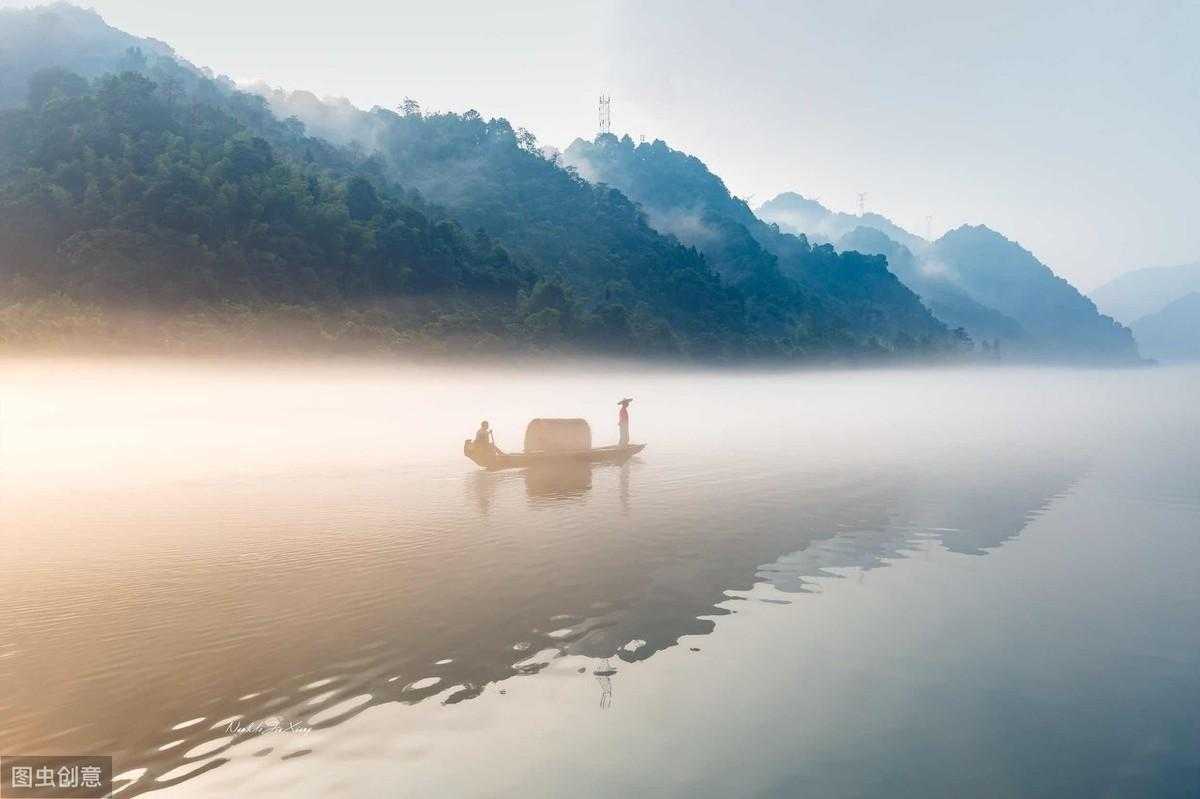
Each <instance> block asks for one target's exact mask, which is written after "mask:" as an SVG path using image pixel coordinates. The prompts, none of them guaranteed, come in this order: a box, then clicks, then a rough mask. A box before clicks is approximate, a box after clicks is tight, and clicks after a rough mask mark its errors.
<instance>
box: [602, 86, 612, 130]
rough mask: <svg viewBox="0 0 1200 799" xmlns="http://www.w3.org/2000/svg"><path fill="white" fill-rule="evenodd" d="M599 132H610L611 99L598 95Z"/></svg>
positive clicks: (604, 95)
mask: <svg viewBox="0 0 1200 799" xmlns="http://www.w3.org/2000/svg"><path fill="white" fill-rule="evenodd" d="M600 132H601V133H611V132H612V97H610V96H609V95H607V94H602V95H600Z"/></svg>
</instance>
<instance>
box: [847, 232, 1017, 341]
mask: <svg viewBox="0 0 1200 799" xmlns="http://www.w3.org/2000/svg"><path fill="white" fill-rule="evenodd" d="M837 247H838V249H840V250H857V251H859V252H863V253H872V254H876V255H882V256H884V257H886V258H887V260H888V266H889V267H890V268H891V270H892V272H894V273H895V274H896V276H897V277H898V278H900V280H902V281H903V282H904V284H905V285H907V286H908V287H909V288H911V289H912V290H913V291H915V292H916V293H917V295H918V296H919V297H920V298H921V301H922V302H923V303H925V307H927V308H928V309H929V310H930V311H931V312H932V313H933V315H934V316H935V317H937V318H938V319H940V320H941V321H942V322H944V323H945V324H946V325H947V326H948V327H950V328H952V329H953V328H959V327H961V328H963V329H964V330H965V331H966V332H967V334H968V335H969V336H970V337H971V339H972V340H973V341H976V342H980V343H982V342H988V343H989V346H990V345H991V344H992V343H994V342H997V341H999V342H1001V344H1002V345H1003V347H1004V349H1010V348H1011V347H1013V346H1017V347H1021V346H1024V343H1025V338H1026V336H1025V331H1024V329H1023V328H1022V327H1021V324H1020V323H1019V322H1017V320H1015V319H1013V318H1012V317H1010V316H1006V315H1004V314H1002V313H1000V312H999V311H997V310H995V309H994V308H989V307H987V306H986V305H983V304H981V303H979V302H977V301H975V300H974V299H972V298H971V296H970V295H969V294H967V293H966V292H965V291H963V290H962V289H961V288H959V287H958V286H957V285H955V284H954V283H953V282H952V281H951V280H949V279H948V278H947V276H946V275H945V274H942V273H939V272H934V271H928V270H926V269H925V268H924V266H923V265H922V264H921V262H920V261H919V260H918V259H917V258H916V257H915V256H914V255H913V254H912V253H911V252H910V251H909V250H908V248H907V247H905V246H904V245H903V244H900V243H899V242H897V241H893V240H892V239H890V238H888V237H887V236H886V235H885V234H884V233H882V232H881V231H879V230H876V229H875V228H868V227H858V228H855V229H854V230H852V231H850V232H849V233H847V234H846V235H844V236H842V238H841V239H839V240H838V243H837Z"/></svg>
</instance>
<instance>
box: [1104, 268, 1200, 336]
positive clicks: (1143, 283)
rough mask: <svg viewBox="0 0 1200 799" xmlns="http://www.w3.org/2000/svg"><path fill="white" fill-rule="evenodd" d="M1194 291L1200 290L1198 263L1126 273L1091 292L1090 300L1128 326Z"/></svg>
mask: <svg viewBox="0 0 1200 799" xmlns="http://www.w3.org/2000/svg"><path fill="white" fill-rule="evenodd" d="M1193 291H1200V262H1197V263H1194V264H1184V265H1183V266H1159V267H1151V268H1149V269H1137V270H1134V271H1132V272H1126V273H1125V274H1123V275H1121V276H1119V277H1117V278H1115V279H1113V280H1111V281H1109V282H1108V283H1105V284H1104V285H1103V286H1101V287H1100V288H1098V289H1095V290H1094V291H1092V292H1091V298H1092V300H1093V301H1095V303H1096V305H1097V306H1099V308H1100V310H1101V311H1103V312H1104V313H1106V314H1108V315H1109V316H1111V317H1113V318H1114V319H1116V320H1118V321H1120V322H1124V323H1125V324H1127V325H1128V324H1132V323H1134V322H1136V321H1138V320H1140V319H1142V317H1145V316H1148V315H1150V314H1152V313H1154V312H1155V311H1157V310H1159V309H1161V308H1164V307H1165V306H1166V305H1167V304H1168V303H1171V302H1173V301H1175V300H1177V299H1179V298H1180V297H1183V296H1184V295H1187V294H1190V293H1191V292H1193ZM1138 340H1139V341H1140V340H1141V339H1140V338H1139V339H1138Z"/></svg>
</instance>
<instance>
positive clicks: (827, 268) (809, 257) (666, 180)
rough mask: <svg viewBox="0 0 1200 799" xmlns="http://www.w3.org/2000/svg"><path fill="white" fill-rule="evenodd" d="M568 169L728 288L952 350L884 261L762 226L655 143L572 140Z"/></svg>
mask: <svg viewBox="0 0 1200 799" xmlns="http://www.w3.org/2000/svg"><path fill="white" fill-rule="evenodd" d="M562 158H563V161H564V163H565V164H567V165H568V166H569V167H572V168H575V169H577V170H578V171H579V173H580V174H581V175H583V176H584V177H586V178H588V179H589V180H591V181H593V182H595V183H597V184H598V185H609V186H615V187H617V188H619V189H620V190H621V191H623V192H624V193H626V194H628V195H629V196H630V197H631V198H633V199H634V200H635V201H636V202H637V203H638V204H639V205H640V206H641V207H642V208H643V209H644V210H645V212H646V214H647V218H648V219H649V221H650V223H651V224H652V225H653V226H654V227H655V228H657V229H659V230H661V231H664V232H667V233H671V234H672V235H674V236H676V237H678V238H679V239H680V240H682V241H684V242H685V243H687V244H690V245H692V246H694V247H696V248H697V249H698V250H700V251H701V252H703V253H704V255H705V256H706V257H707V258H708V259H709V261H710V262H711V263H712V264H713V266H714V267H715V268H716V269H717V270H718V271H719V272H721V274H722V275H723V276H725V277H726V278H727V279H729V280H731V281H733V282H734V283H735V285H740V286H747V289H746V290H747V292H748V293H751V295H752V296H754V295H753V292H755V291H756V290H757V291H759V292H761V293H762V294H764V295H765V296H768V297H770V296H776V297H780V296H783V292H785V291H788V288H787V287H788V286H790V285H795V286H797V287H798V288H799V293H798V296H799V298H800V301H801V302H803V303H805V304H806V305H807V307H809V308H812V307H813V306H814V304H816V303H819V306H818V307H819V308H820V309H821V310H822V312H823V313H824V314H825V315H826V316H828V317H830V318H832V319H835V320H838V321H839V322H840V323H841V324H842V325H844V326H845V327H846V328H847V329H849V330H851V331H852V332H853V334H854V335H857V336H871V337H873V338H876V339H877V340H880V341H882V342H884V343H885V344H887V345H889V346H897V343H899V346H901V347H911V346H912V344H911V342H913V341H920V342H926V344H925V346H932V347H939V346H953V345H954V342H955V339H954V337H953V335H952V334H951V333H950V331H948V330H947V329H946V328H945V326H944V325H942V324H940V323H938V322H937V321H936V320H935V319H933V317H932V316H931V315H930V314H929V312H928V311H927V310H926V309H925V308H924V307H923V306H922V305H921V303H920V301H919V300H918V299H917V297H916V296H915V295H914V294H913V293H912V292H911V291H909V290H908V289H907V288H906V287H905V286H904V285H903V284H902V283H901V282H900V281H899V280H897V279H896V277H895V276H894V275H892V274H891V273H890V272H889V271H888V269H887V264H886V262H885V261H884V259H881V258H872V257H866V256H863V255H862V254H860V253H856V252H842V253H838V252H837V251H836V250H834V249H833V248H832V247H829V246H818V247H811V246H810V245H809V243H808V241H807V240H806V239H805V238H804V237H803V236H793V235H791V234H788V233H784V232H782V231H780V230H779V228H778V227H776V226H774V225H768V224H766V223H765V222H763V221H762V220H760V219H759V218H758V217H756V216H755V215H754V213H753V212H752V211H751V210H750V208H749V206H748V205H746V203H745V202H744V201H742V200H740V199H738V198H736V197H733V196H731V195H730V193H729V191H728V189H726V187H725V184H724V183H723V182H722V181H721V179H720V178H719V177H717V176H716V175H714V174H713V173H712V172H711V171H709V169H708V167H707V166H705V164H704V163H703V162H702V161H700V160H699V159H698V158H696V157H694V156H690V155H688V154H686V153H683V152H680V151H678V150H674V149H672V148H670V147H668V146H667V145H666V144H665V143H664V142H662V141H655V142H653V143H642V144H639V145H635V144H634V143H633V140H632V139H630V138H629V137H628V136H625V137H624V138H621V139H618V138H617V137H616V136H613V135H611V134H602V135H600V136H597V137H596V138H595V140H593V141H584V140H582V139H577V140H576V141H575V142H573V143H572V144H571V146H570V147H568V148H567V150H566V151H565V152H564V153H563V155H562Z"/></svg>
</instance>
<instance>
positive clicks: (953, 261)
mask: <svg viewBox="0 0 1200 799" xmlns="http://www.w3.org/2000/svg"><path fill="white" fill-rule="evenodd" d="M923 262H924V265H925V267H926V268H927V269H932V270H936V271H938V272H940V273H942V274H944V275H945V276H946V278H947V279H948V280H951V281H952V282H954V283H955V284H956V285H957V286H958V287H959V288H961V289H962V290H963V291H964V292H965V293H966V294H968V295H969V296H970V297H971V298H972V299H974V300H975V301H976V302H979V303H981V304H982V305H985V306H987V307H989V308H993V309H995V310H997V311H999V312H1000V313H1002V314H1004V315H1006V316H1009V317H1011V318H1012V319H1015V320H1016V321H1017V322H1019V323H1020V325H1021V327H1022V328H1023V329H1024V331H1025V333H1026V334H1027V336H1028V339H1027V341H1028V343H1029V346H1030V347H1031V348H1032V351H1033V352H1035V353H1036V354H1038V355H1040V356H1044V357H1048V358H1068V359H1076V358H1077V359H1083V360H1088V359H1096V360H1113V361H1133V360H1136V359H1137V358H1138V350H1137V345H1136V344H1135V343H1134V340H1133V336H1132V334H1131V333H1130V331H1129V329H1128V328H1125V327H1122V326H1121V325H1120V324H1118V323H1117V322H1115V321H1113V320H1112V319H1111V318H1110V317H1107V316H1102V315H1101V314H1100V313H1099V312H1098V311H1097V310H1096V306H1095V305H1094V304H1093V303H1092V301H1091V300H1089V299H1087V298H1086V297H1084V296H1083V295H1082V294H1080V293H1079V292H1078V291H1077V290H1076V289H1075V287H1074V286H1072V285H1071V284H1070V283H1068V282H1067V281H1066V280H1063V279H1062V278H1060V277H1058V276H1057V275H1055V274H1054V272H1053V271H1051V270H1050V268H1049V267H1047V266H1046V265H1045V264H1043V263H1042V262H1041V261H1039V260H1037V258H1035V257H1034V256H1033V254H1032V253H1030V252H1029V251H1028V250H1026V249H1024V248H1023V247H1021V246H1020V245H1019V244H1017V243H1016V242H1013V241H1009V240H1008V239H1006V238H1005V237H1004V236H1002V235H1000V234H999V233H997V232H995V231H993V230H990V229H988V228H986V227H984V226H982V225H981V226H977V227H971V226H968V225H963V226H962V227H960V228H957V229H955V230H951V231H949V232H948V233H946V235H944V236H942V237H941V238H940V239H938V240H937V241H935V242H934V243H933V244H932V245H931V246H930V248H929V251H928V252H927V253H926V254H925V257H924V259H923Z"/></svg>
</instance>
